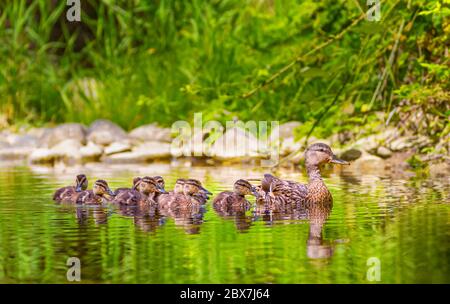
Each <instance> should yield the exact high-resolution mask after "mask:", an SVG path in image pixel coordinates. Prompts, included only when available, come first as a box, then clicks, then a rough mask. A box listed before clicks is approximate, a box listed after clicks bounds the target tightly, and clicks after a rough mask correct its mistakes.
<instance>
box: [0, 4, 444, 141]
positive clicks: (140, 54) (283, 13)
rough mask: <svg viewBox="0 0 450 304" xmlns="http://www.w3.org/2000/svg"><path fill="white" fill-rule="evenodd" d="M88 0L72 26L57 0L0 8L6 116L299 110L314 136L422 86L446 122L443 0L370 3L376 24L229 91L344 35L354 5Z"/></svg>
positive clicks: (148, 116)
mask: <svg viewBox="0 0 450 304" xmlns="http://www.w3.org/2000/svg"><path fill="white" fill-rule="evenodd" d="M97 2H98V1H93V0H88V1H83V2H82V12H81V22H79V23H76V22H75V23H74V22H68V21H67V20H66V19H65V13H66V10H67V6H66V5H65V2H64V1H45V0H37V1H26V0H18V1H3V2H2V3H1V4H0V24H1V26H0V42H1V43H0V55H1V58H2V59H1V61H0V96H1V97H0V98H1V99H0V100H1V103H0V110H1V112H2V113H3V114H2V115H3V116H4V117H6V119H7V121H8V122H9V124H15V123H21V122H31V123H33V124H39V123H47V122H51V123H59V122H66V121H78V122H83V123H86V124H88V123H90V122H92V121H93V120H95V119H97V118H107V119H111V120H113V121H115V122H117V123H118V124H120V125H121V126H123V127H124V128H126V129H131V128H134V127H136V126H139V125H141V124H144V123H150V122H158V123H159V124H161V125H165V126H170V125H171V124H172V123H173V122H174V121H176V120H180V119H182V120H191V119H192V118H193V113H195V112H202V113H203V117H204V119H205V120H207V119H215V120H220V121H225V120H231V119H233V118H235V117H238V118H239V119H242V120H279V121H289V120H298V121H301V122H304V123H305V125H306V126H312V125H314V124H316V125H317V126H316V127H315V129H314V133H313V134H314V135H316V136H327V135H330V134H331V133H335V132H341V131H348V132H353V133H355V134H358V133H361V132H367V130H370V129H372V128H376V127H377V126H378V125H379V124H380V123H383V122H384V121H386V119H387V117H388V116H389V113H390V112H391V111H392V109H395V108H396V107H399V108H400V109H401V110H400V111H398V112H396V113H402V111H404V112H408V111H411V109H410V106H411V105H412V104H414V103H415V102H416V101H417V100H418V99H417V98H415V96H417V95H420V96H422V95H424V94H422V95H421V94H420V92H422V90H425V92H440V93H439V94H436V95H435V96H434V97H436V98H434V99H435V100H434V101H433V103H432V104H431V106H429V107H428V106H427V108H426V109H425V112H426V113H427V115H433V113H436V112H437V113H439V115H437V114H434V116H433V117H438V120H439V121H440V122H441V124H440V125H439V124H437V127H431V129H433V128H434V130H432V132H434V133H435V134H437V135H438V136H442V134H443V133H444V131H445V130H444V128H443V127H442V124H444V125H445V120H446V119H447V118H448V115H442V114H443V113H448V111H449V109H448V107H449V106H448V100H449V99H450V98H449V94H448V87H446V84H447V86H448V83H449V82H448V77H449V75H448V56H445V50H446V48H445V44H444V43H443V42H444V41H446V39H447V40H448V35H449V23H448V21H445V20H446V19H445V17H448V14H449V9H448V3H447V1H446V0H445V1H437V0H433V1H424V0H418V1H394V0H387V1H383V2H382V4H381V8H382V11H381V16H382V20H381V21H380V22H368V21H366V20H363V21H362V22H361V23H359V24H358V25H357V26H355V27H354V28H352V29H351V30H350V31H349V32H348V33H346V34H345V35H344V36H343V37H342V39H340V40H338V41H335V42H333V43H331V44H330V45H329V46H327V47H324V48H323V49H321V50H320V51H318V52H316V53H313V54H311V55H310V56H308V57H307V58H305V59H304V60H302V61H300V62H298V63H296V64H294V65H293V66H292V68H290V69H289V70H287V71H286V72H285V73H283V74H281V75H280V77H278V78H277V79H276V80H275V81H273V82H272V83H270V84H269V85H267V86H264V87H263V88H262V89H260V90H258V91H257V92H256V93H255V94H254V95H252V96H251V97H249V98H241V96H242V95H243V94H245V93H246V92H249V91H251V90H252V89H253V88H255V87H257V86H258V85H261V84H264V82H265V81H266V80H267V79H268V78H270V76H271V75H274V74H275V73H276V72H277V71H278V70H279V69H280V68H281V67H283V66H285V65H286V64H288V63H289V62H291V61H292V60H293V59H295V58H296V57H297V56H298V55H299V54H305V53H307V52H308V51H310V50H312V49H314V48H315V47H316V46H318V45H320V44H321V43H323V42H325V41H326V40H328V39H330V38H333V37H334V36H335V35H338V34H339V33H340V32H341V31H343V30H344V29H345V28H346V27H347V26H348V25H349V24H350V23H351V22H352V21H353V20H355V19H356V18H358V16H360V15H361V11H364V10H365V9H366V4H365V1H343V0H341V1H332V0H325V1H320V2H318V1H311V0H306V1H293V0H283V1H266V0H259V1H258V0H249V1H238V0H223V1H219V0H215V1H201V0H191V1H169V0H160V1H150V0H148V1H144V0H143V1H107V0H103V1H100V3H99V4H98V5H97ZM438 4H441V6H440V7H439V8H437V5H438ZM447 20H448V18H447ZM401 24H404V29H403V28H402V34H401V35H398V34H397V32H398V31H399V28H400V25H401ZM396 43H397V44H398V46H397V47H396V48H395V47H394V45H395V44H396ZM390 57H392V58H393V60H390V59H389V58H390ZM419 62H420V63H419ZM381 75H385V77H384V78H380V77H381ZM345 79H350V81H349V83H348V84H347V85H346V86H345V88H344V89H343V92H342V94H339V96H338V97H337V98H336V96H337V95H338V92H339V91H340V90H341V88H342V86H343V83H344V80H345ZM375 92H376V94H375ZM442 92H443V93H442ZM335 98H336V101H335V102H333V100H334V99H335ZM405 99H406V100H407V102H406V104H405V103H403V104H402V103H401V101H402V100H405ZM419 102H421V103H423V104H428V102H427V98H422V99H420V100H419ZM380 113H381V114H382V115H381V116H380ZM380 117H381V119H380ZM319 118H320V123H315V122H316V120H317V119H319ZM400 120H401V115H394V117H393V119H391V120H390V122H391V123H392V124H394V125H395V124H398V123H399V121H400ZM403 128H405V129H411V128H413V126H410V125H408V124H405V125H404V126H403ZM416 129H417V128H416ZM447 129H448V128H447ZM309 130H310V129H308V128H303V129H302V130H301V131H300V132H301V133H302V132H303V133H302V134H306V133H307V132H308V131H309ZM445 132H447V133H448V130H447V131H445Z"/></svg>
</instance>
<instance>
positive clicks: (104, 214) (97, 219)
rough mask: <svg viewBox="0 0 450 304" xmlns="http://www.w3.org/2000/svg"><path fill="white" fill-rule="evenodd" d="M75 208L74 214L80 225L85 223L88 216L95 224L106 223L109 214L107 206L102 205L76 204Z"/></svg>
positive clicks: (87, 220)
mask: <svg viewBox="0 0 450 304" xmlns="http://www.w3.org/2000/svg"><path fill="white" fill-rule="evenodd" d="M75 208H76V209H75V216H76V218H77V221H78V224H80V225H87V224H88V223H89V219H90V218H93V219H94V223H95V224H96V225H99V224H107V223H108V217H109V216H110V215H111V214H110V213H109V212H108V208H106V207H103V206H77V207H75Z"/></svg>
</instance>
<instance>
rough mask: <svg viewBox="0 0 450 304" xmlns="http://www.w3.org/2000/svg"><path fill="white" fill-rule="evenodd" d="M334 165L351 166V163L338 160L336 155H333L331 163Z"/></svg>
mask: <svg viewBox="0 0 450 304" xmlns="http://www.w3.org/2000/svg"><path fill="white" fill-rule="evenodd" d="M330 162H331V163H333V164H338V165H350V163H349V162H348V161H345V160H342V159H339V158H337V156H336V155H333V158H332V159H331V161H330Z"/></svg>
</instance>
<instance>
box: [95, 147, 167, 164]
mask: <svg viewBox="0 0 450 304" xmlns="http://www.w3.org/2000/svg"><path fill="white" fill-rule="evenodd" d="M170 157H171V154H170V144H169V143H161V142H146V143H144V144H141V145H139V146H137V147H135V148H134V149H133V150H132V151H131V152H123V153H117V154H113V155H109V156H106V157H104V158H103V161H105V162H107V163H136V162H148V161H152V160H156V159H168V158H170Z"/></svg>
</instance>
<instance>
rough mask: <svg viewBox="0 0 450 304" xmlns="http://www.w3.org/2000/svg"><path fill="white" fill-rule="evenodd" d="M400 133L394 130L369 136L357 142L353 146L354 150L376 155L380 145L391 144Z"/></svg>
mask: <svg viewBox="0 0 450 304" xmlns="http://www.w3.org/2000/svg"><path fill="white" fill-rule="evenodd" d="M397 134H398V131H397V130H396V129H393V128H389V129H386V130H384V131H382V132H381V133H379V134H373V135H369V136H367V137H363V138H360V139H358V140H357V141H355V143H354V144H352V145H351V147H352V148H356V149H360V150H364V151H367V152H370V153H376V150H377V148H378V146H380V144H384V143H386V142H389V141H390V140H391V139H392V138H394V137H395V136H397Z"/></svg>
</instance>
